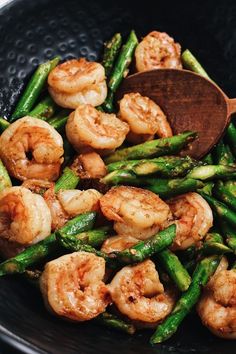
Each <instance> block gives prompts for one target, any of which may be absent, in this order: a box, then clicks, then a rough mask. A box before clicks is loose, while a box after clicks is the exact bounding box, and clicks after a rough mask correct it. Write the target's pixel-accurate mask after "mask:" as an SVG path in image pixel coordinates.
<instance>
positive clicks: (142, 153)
mask: <svg viewBox="0 0 236 354" xmlns="http://www.w3.org/2000/svg"><path fill="white" fill-rule="evenodd" d="M196 137H197V133H195V132H192V131H186V132H184V133H181V134H178V135H174V136H172V137H170V138H162V139H156V140H151V141H146V142H145V143H143V144H138V145H135V146H131V147H128V148H125V149H119V150H117V151H115V152H114V153H112V154H111V155H110V156H108V157H107V158H105V160H104V161H105V163H106V164H109V163H112V162H117V161H124V160H138V159H144V158H147V157H158V156H163V155H171V154H176V153H178V152H179V151H180V150H182V149H183V148H184V147H185V146H186V145H188V143H190V142H191V141H193V140H194V139H196Z"/></svg>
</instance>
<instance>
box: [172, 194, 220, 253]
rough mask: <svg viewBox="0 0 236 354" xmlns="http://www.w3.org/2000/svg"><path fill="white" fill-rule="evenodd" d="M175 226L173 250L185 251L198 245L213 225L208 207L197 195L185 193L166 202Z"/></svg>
mask: <svg viewBox="0 0 236 354" xmlns="http://www.w3.org/2000/svg"><path fill="white" fill-rule="evenodd" d="M167 204H168V205H169V207H170V210H171V212H172V213H173V216H174V217H175V218H176V219H177V220H176V221H175V224H176V226H177V229H176V237H175V240H174V243H173V247H172V248H173V250H180V249H182V250H183V249H186V248H188V247H189V246H191V245H194V244H198V243H199V242H200V241H201V239H202V238H203V237H204V236H205V235H206V233H207V232H208V230H209V229H210V228H211V227H212V225H213V215H212V210H211V208H210V206H209V205H208V204H207V202H206V201H205V199H203V198H202V197H201V196H200V195H199V194H198V193H186V194H183V195H180V196H178V197H176V198H173V199H171V200H169V201H167Z"/></svg>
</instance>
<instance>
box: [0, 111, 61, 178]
mask: <svg viewBox="0 0 236 354" xmlns="http://www.w3.org/2000/svg"><path fill="white" fill-rule="evenodd" d="M63 153H64V150H63V140H62V137H61V135H60V134H59V133H58V132H57V131H56V130H55V129H54V128H53V127H52V126H51V125H49V124H48V123H47V122H44V121H43V120H41V119H37V118H33V117H29V116H26V117H24V118H21V119H18V120H17V121H16V122H14V123H12V124H11V125H10V126H9V127H8V128H7V129H6V130H5V131H4V132H3V133H2V135H1V136H0V158H1V159H2V160H3V163H4V164H5V166H6V168H7V170H8V172H9V174H10V175H11V176H13V177H15V178H18V179H19V180H21V181H24V180H26V179H34V178H35V179H41V180H46V181H54V180H56V179H57V178H58V176H59V172H60V167H61V164H62V162H63V157H62V156H63ZM29 155H30V156H29Z"/></svg>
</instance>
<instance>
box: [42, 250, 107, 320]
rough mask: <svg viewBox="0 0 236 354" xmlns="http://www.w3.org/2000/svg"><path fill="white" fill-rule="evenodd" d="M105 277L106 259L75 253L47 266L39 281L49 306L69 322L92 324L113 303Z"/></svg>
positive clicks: (89, 254) (84, 253)
mask: <svg viewBox="0 0 236 354" xmlns="http://www.w3.org/2000/svg"><path fill="white" fill-rule="evenodd" d="M104 275H105V261H104V259H103V258H101V257H98V256H95V255H94V254H92V253H87V252H74V253H71V254H67V255H65V256H62V257H60V258H58V259H55V260H53V261H51V262H49V263H47V264H46V266H45V269H44V271H43V274H42V276H41V278H40V289H41V292H42V294H43V298H44V301H45V304H46V306H47V307H48V308H49V310H51V311H52V312H53V313H55V314H56V315H58V316H61V317H64V318H66V319H70V320H73V321H88V320H91V319H92V318H94V317H96V316H98V315H99V314H100V313H102V312H104V311H105V309H106V306H107V305H108V304H109V303H110V296H109V292H108V288H107V286H106V285H105V284H104V282H103V278H104Z"/></svg>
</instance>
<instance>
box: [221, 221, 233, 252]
mask: <svg viewBox="0 0 236 354" xmlns="http://www.w3.org/2000/svg"><path fill="white" fill-rule="evenodd" d="M221 230H222V234H223V236H224V238H225V242H226V243H227V245H228V246H229V247H230V248H231V249H232V250H233V251H234V253H236V231H235V230H234V227H232V226H231V225H229V224H228V223H227V222H225V221H223V222H221Z"/></svg>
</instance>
